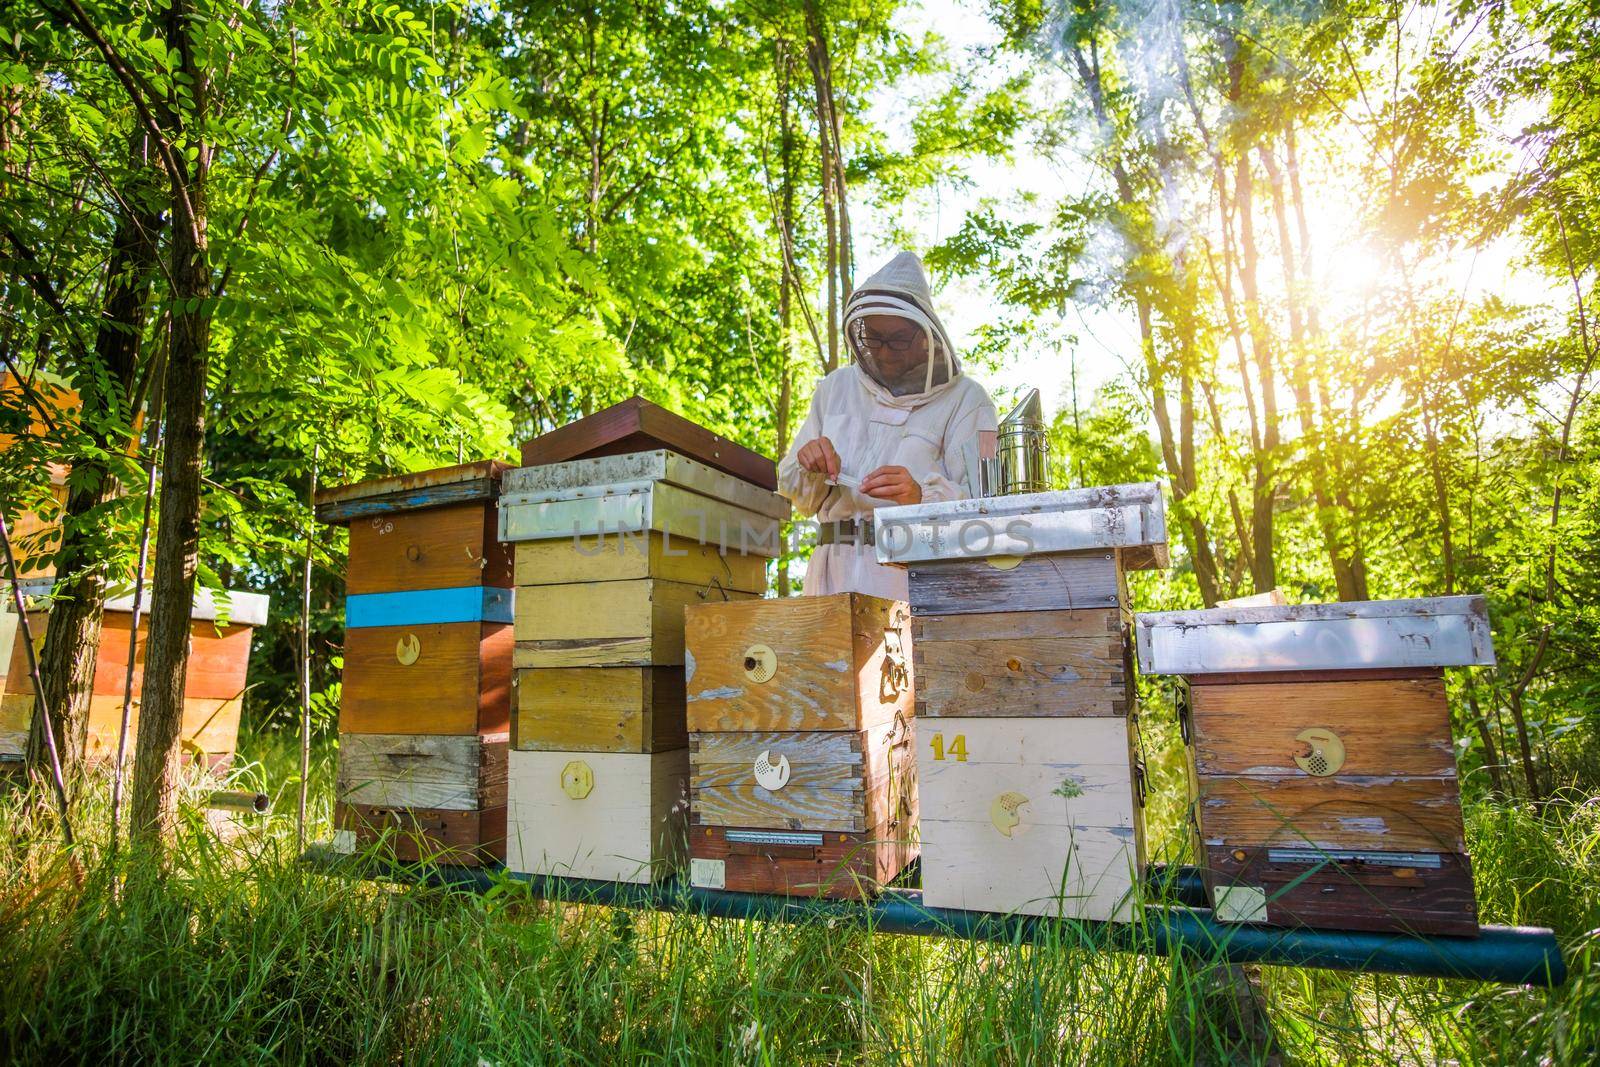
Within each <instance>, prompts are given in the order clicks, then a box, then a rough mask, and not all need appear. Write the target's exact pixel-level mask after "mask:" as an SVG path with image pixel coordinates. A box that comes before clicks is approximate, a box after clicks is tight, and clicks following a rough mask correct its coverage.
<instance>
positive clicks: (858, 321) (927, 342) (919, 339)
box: [845, 305, 951, 396]
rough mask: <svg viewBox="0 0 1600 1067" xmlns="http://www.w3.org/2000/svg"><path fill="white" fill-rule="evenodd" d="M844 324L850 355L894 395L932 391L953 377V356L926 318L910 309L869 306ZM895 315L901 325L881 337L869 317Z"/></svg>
mask: <svg viewBox="0 0 1600 1067" xmlns="http://www.w3.org/2000/svg"><path fill="white" fill-rule="evenodd" d="M852 310H853V315H852V317H851V318H850V319H849V320H848V321H847V322H846V323H845V337H846V339H847V340H848V341H849V343H850V351H851V354H852V355H854V356H855V360H856V363H857V364H859V365H860V367H861V369H862V370H863V371H865V372H866V374H867V376H868V377H869V378H871V379H872V380H873V381H875V382H877V383H878V384H879V385H881V386H883V387H884V388H885V389H887V390H889V392H890V394H891V395H893V396H913V395H915V394H918V393H926V392H930V391H932V390H933V389H935V388H937V387H939V386H941V385H944V384H945V383H946V382H948V381H949V380H950V378H951V363H950V354H949V353H948V352H947V351H945V348H944V346H943V345H942V344H940V343H939V341H938V340H937V339H936V337H937V335H936V334H935V332H934V331H933V330H931V329H930V328H929V324H928V323H927V321H926V320H925V319H924V318H923V316H922V315H921V314H919V313H917V311H916V310H915V309H914V308H911V307H906V306H902V307H884V306H876V307H874V306H870V305H868V306H866V307H859V308H856V309H852ZM868 315H874V316H879V315H881V316H886V317H887V316H893V317H894V319H895V320H896V321H897V323H898V326H897V327H896V328H895V329H891V330H889V331H887V332H886V333H884V334H879V333H877V332H875V331H873V330H872V329H870V328H869V327H868V326H867V316H868Z"/></svg>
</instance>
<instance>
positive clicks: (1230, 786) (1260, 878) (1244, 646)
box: [1138, 596, 1494, 935]
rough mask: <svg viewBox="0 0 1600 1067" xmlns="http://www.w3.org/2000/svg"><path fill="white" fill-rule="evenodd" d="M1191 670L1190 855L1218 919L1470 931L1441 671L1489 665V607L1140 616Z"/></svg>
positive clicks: (1159, 667)
mask: <svg viewBox="0 0 1600 1067" xmlns="http://www.w3.org/2000/svg"><path fill="white" fill-rule="evenodd" d="M1138 628H1139V658H1140V663H1141V665H1142V667H1143V669H1144V670H1145V671H1146V672H1147V673H1151V674H1176V675H1181V676H1182V677H1183V678H1184V681H1185V685H1184V687H1183V690H1182V693H1181V696H1180V708H1179V715H1180V719H1181V722H1182V725H1183V735H1184V740H1185V741H1186V742H1187V749H1186V751H1187V753H1188V757H1189V764H1190V781H1191V789H1192V790H1193V793H1192V802H1191V807H1190V812H1191V817H1192V822H1193V826H1194V830H1195V836H1196V839H1197V841H1196V850H1197V852H1198V853H1199V855H1200V859H1201V862H1202V864H1203V866H1204V868H1205V875H1206V882H1207V886H1208V889H1209V890H1210V892H1211V895H1212V903H1213V905H1214V907H1215V910H1216V915H1217V917H1218V918H1219V919H1222V920H1224V921H1228V922H1261V923H1270V924H1272V925H1276V926H1313V927H1328V928H1332V929H1342V930H1377V931H1396V932H1403V931H1404V932H1416V933H1426V934H1466V935H1472V934H1476V933H1477V930H1478V922H1477V909H1476V904H1475V902H1474V899H1473V886H1472V870H1471V866H1470V864H1469V862H1468V858H1467V855H1466V842H1465V838H1464V835H1463V831H1462V821H1461V798H1460V792H1459V789H1458V786H1457V781H1456V765H1455V754H1454V747H1453V746H1452V744H1451V736H1450V710H1449V706H1448V704H1447V703H1446V701H1445V693H1444V679H1443V674H1444V668H1445V667H1450V666H1466V665H1471V664H1492V663H1493V662H1494V652H1493V649H1492V647H1491V645H1490V639H1489V622H1488V616H1487V614H1486V611H1485V607H1484V602H1483V598H1482V597H1475V596H1458V597H1438V598H1433V599H1427V600H1393V601H1368V602H1360V603H1346V604H1302V605H1295V606H1288V607H1285V606H1281V605H1280V606H1259V607H1221V608H1214V609H1211V610H1208V611H1178V612H1158V613H1153V614H1147V615H1140V616H1139V618H1138Z"/></svg>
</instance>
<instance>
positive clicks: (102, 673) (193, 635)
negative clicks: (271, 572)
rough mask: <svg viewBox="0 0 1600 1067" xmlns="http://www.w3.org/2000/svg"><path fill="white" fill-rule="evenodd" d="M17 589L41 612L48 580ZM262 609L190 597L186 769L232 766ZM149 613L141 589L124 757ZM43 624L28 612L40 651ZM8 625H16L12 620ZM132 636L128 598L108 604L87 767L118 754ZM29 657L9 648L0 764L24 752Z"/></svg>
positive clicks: (249, 602) (0, 715)
mask: <svg viewBox="0 0 1600 1067" xmlns="http://www.w3.org/2000/svg"><path fill="white" fill-rule="evenodd" d="M22 584H23V592H24V595H26V596H29V597H30V599H40V600H41V607H42V598H43V597H44V596H45V595H46V594H47V593H48V592H49V591H50V585H51V581H50V579H48V578H46V579H42V580H34V581H24V582H23V583H22ZM267 604H268V598H267V597H265V596H263V595H261V594H260V593H243V592H229V593H227V594H225V595H220V594H217V593H214V592H213V591H212V590H210V589H205V588H197V589H196V590H195V596H194V607H193V610H192V611H191V613H190V623H189V665H188V670H187V672H186V674H185V676H184V684H183V722H182V725H181V727H180V733H179V744H180V747H181V750H182V753H183V758H184V760H185V761H186V762H190V761H197V762H200V763H203V764H205V765H206V766H207V767H208V768H209V769H211V770H213V771H218V772H220V771H223V770H226V769H227V767H228V765H229V764H230V763H231V762H232V761H233V754H234V750H235V748H236V747H237V746H238V741H239V714H240V711H241V710H242V708H243V706H244V691H245V687H246V683H247V680H248V676H249V672H250V641H251V636H252V635H253V633H254V631H255V627H257V626H261V625H264V624H265V623H266V621H267ZM149 608H150V593H149V591H148V590H146V592H145V595H144V608H143V611H142V613H141V614H140V617H139V635H138V642H137V647H136V648H135V649H134V663H133V707H132V709H131V712H132V713H131V716H130V718H129V722H128V727H129V729H128V749H127V754H128V757H129V758H131V757H132V754H133V746H134V743H135V741H136V740H137V738H138V732H139V694H140V692H141V691H142V689H143V686H144V657H145V646H146V645H147V644H148V641H149V637H150V617H149V614H148V612H149ZM49 617H50V616H49V612H48V611H45V610H37V611H36V610H33V609H32V608H30V609H29V611H28V625H29V628H30V629H31V630H32V632H33V638H34V642H35V644H36V645H38V646H39V647H43V644H44V635H45V627H46V625H47V624H48V622H49ZM10 618H11V620H12V621H13V623H14V622H15V620H16V616H15V615H12V616H10ZM223 619H226V620H227V621H226V623H224V622H223V621H222V620H223ZM132 637H133V596H132V595H131V594H126V595H122V596H115V597H112V598H110V599H108V600H107V601H106V605H105V615H104V618H103V621H102V623H101V629H100V645H99V648H98V650H97V652H96V655H95V667H94V681H93V682H92V690H91V696H90V697H89V722H88V734H87V737H86V744H85V749H84V754H85V758H86V759H87V760H88V761H89V762H91V763H96V762H100V761H102V760H107V759H111V760H114V759H115V758H116V755H117V741H118V735H119V733H120V732H121V728H122V700H123V693H124V687H125V686H126V684H127V672H128V653H129V651H130V644H131V638H132ZM27 652H28V650H27V649H26V648H25V647H24V646H23V645H22V643H21V641H14V642H13V644H12V647H11V662H10V667H9V669H8V670H7V672H6V674H5V676H4V686H3V688H4V695H3V696H0V759H5V758H6V757H8V756H9V757H12V758H14V759H20V758H21V757H22V755H23V753H25V752H26V751H27V744H28V734H29V731H30V729H31V727H32V723H33V707H34V692H33V680H32V678H31V677H30V675H29V673H28V655H27ZM57 740H58V742H61V741H62V740H63V739H60V738H58V739H57Z"/></svg>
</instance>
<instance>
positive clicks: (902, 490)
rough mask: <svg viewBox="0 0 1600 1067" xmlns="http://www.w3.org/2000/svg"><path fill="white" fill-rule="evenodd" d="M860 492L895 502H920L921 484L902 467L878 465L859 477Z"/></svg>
mask: <svg viewBox="0 0 1600 1067" xmlns="http://www.w3.org/2000/svg"><path fill="white" fill-rule="evenodd" d="M861 493H862V495H864V496H870V497H876V498H878V499H879V500H892V501H894V502H895V503H896V504H920V503H922V486H920V485H918V484H917V480H916V479H915V478H913V477H911V472H910V471H908V470H906V469H905V468H904V467H879V468H878V469H877V470H875V471H873V472H872V473H871V474H869V475H867V476H866V477H865V478H863V479H861Z"/></svg>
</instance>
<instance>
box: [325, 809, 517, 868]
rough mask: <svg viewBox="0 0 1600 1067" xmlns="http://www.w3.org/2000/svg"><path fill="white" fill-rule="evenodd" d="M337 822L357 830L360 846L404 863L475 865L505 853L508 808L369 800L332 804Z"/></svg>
mask: <svg viewBox="0 0 1600 1067" xmlns="http://www.w3.org/2000/svg"><path fill="white" fill-rule="evenodd" d="M334 819H335V825H337V826H338V827H339V828H340V829H341V830H348V831H350V832H352V833H354V834H355V838H356V842H357V843H358V844H359V845H360V846H361V847H363V848H372V847H374V846H379V851H380V852H383V853H386V854H388V855H391V856H393V857H394V858H395V859H397V860H400V861H401V862H403V863H418V862H424V861H426V862H430V863H459V864H462V865H464V866H468V867H475V866H478V865H479V864H481V863H484V862H486V861H489V860H502V861H503V860H504V859H505V855H506V808H505V807H499V808H489V809H487V810H478V811H444V810H435V809H427V808H390V807H379V806H376V805H370V804H346V803H342V802H341V803H338V804H336V805H334Z"/></svg>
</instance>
